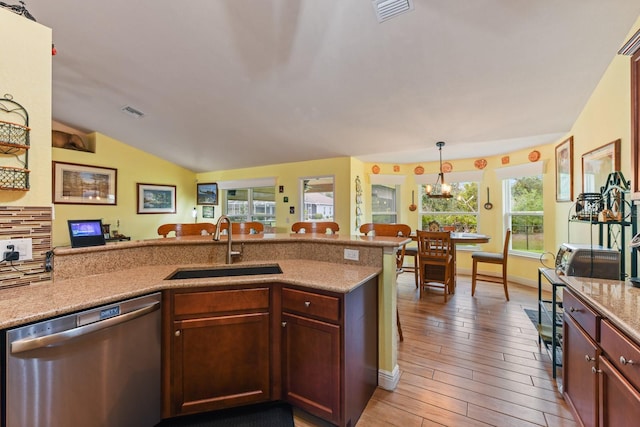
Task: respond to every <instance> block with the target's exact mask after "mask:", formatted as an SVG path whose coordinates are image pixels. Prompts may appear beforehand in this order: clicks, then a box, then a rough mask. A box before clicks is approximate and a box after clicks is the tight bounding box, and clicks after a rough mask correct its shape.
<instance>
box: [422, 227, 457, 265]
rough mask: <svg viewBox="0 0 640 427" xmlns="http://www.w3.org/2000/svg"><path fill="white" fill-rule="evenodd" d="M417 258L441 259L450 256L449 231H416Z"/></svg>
mask: <svg viewBox="0 0 640 427" xmlns="http://www.w3.org/2000/svg"><path fill="white" fill-rule="evenodd" d="M417 236H418V257H424V258H435V259H439V258H440V259H443V258H447V257H448V256H451V244H452V243H451V233H450V232H449V231H421V230H418V232H417Z"/></svg>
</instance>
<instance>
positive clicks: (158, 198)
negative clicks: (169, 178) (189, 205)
mask: <svg viewBox="0 0 640 427" xmlns="http://www.w3.org/2000/svg"><path fill="white" fill-rule="evenodd" d="M138 213H139V214H160V213H176V186H175V185H157V184H140V183H138Z"/></svg>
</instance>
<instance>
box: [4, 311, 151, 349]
mask: <svg viewBox="0 0 640 427" xmlns="http://www.w3.org/2000/svg"><path fill="white" fill-rule="evenodd" d="M159 308H160V302H154V303H152V304H149V305H146V306H144V307H142V308H139V309H137V310H134V311H130V312H129V313H125V314H122V315H120V316H117V317H111V318H109V319H105V320H100V321H98V322H94V323H90V324H88V325H84V326H80V327H78V328H73V329H69V330H67V331H62V332H57V333H55V334H51V335H45V336H42V337H38V338H25V339H21V340H17V341H14V342H12V343H11V354H16V353H23V352H25V351H30V350H35V349H37V348H42V347H49V346H53V345H56V344H61V343H63V342H65V341H69V340H70V339H73V338H77V337H80V336H82V335H86V334H89V333H91V332H96V331H99V330H102V329H105V328H109V327H111V326H115V325H118V324H120V323H124V322H128V321H129V320H133V319H137V318H138V317H141V316H144V315H145V314H148V313H151V312H153V311H156V310H158V309H159Z"/></svg>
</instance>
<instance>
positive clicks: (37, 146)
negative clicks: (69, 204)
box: [0, 9, 51, 206]
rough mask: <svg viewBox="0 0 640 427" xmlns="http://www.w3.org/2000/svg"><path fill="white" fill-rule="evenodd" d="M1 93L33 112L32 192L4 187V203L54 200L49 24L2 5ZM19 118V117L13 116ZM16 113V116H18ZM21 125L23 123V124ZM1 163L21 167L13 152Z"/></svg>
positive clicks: (2, 157)
mask: <svg viewBox="0 0 640 427" xmlns="http://www.w3.org/2000/svg"><path fill="white" fill-rule="evenodd" d="M0 58H2V59H0V61H1V65H0V98H4V97H5V94H11V95H12V96H13V100H14V101H16V102H17V103H19V104H21V105H22V106H23V107H24V108H25V109H26V110H27V112H28V114H29V127H30V128H31V132H30V142H31V148H30V149H29V170H30V171H31V173H30V174H29V181H30V189H29V191H6V190H4V191H3V190H0V203H1V204H3V205H13V206H50V205H51V149H50V146H51V29H49V28H46V27H44V26H42V25H40V24H38V23H36V22H33V21H30V20H29V19H26V18H24V17H22V16H20V15H17V14H15V13H12V12H9V11H7V10H6V9H0ZM5 117H6V116H4V115H3V117H0V120H5V121H15V122H16V123H20V122H19V120H18V119H19V118H16V119H13V120H9V119H7V118H5ZM16 117H17V116H16ZM20 124H22V123H20ZM0 165H1V166H9V167H22V166H20V165H19V164H17V163H16V161H15V159H14V158H13V156H12V155H9V156H5V155H0Z"/></svg>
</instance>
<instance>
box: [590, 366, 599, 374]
mask: <svg viewBox="0 0 640 427" xmlns="http://www.w3.org/2000/svg"><path fill="white" fill-rule="evenodd" d="M591 372H593V373H594V374H599V373H600V372H602V371H601V370H600V369H596V367H595V366H592V367H591Z"/></svg>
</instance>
